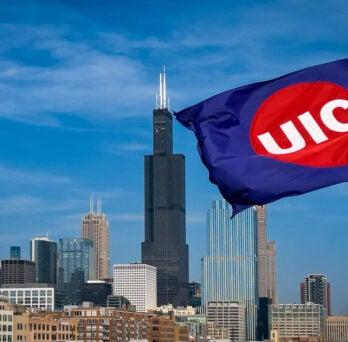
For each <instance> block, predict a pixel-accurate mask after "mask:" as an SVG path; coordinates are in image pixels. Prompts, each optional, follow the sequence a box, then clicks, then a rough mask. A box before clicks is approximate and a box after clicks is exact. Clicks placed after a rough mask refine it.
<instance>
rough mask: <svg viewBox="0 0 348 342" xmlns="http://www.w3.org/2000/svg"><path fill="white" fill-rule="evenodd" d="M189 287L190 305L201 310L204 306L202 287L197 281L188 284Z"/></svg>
mask: <svg viewBox="0 0 348 342" xmlns="http://www.w3.org/2000/svg"><path fill="white" fill-rule="evenodd" d="M188 287H189V301H188V305H190V306H193V307H194V308H199V307H201V305H202V285H201V283H197V282H195V281H193V282H190V283H189V284H188Z"/></svg>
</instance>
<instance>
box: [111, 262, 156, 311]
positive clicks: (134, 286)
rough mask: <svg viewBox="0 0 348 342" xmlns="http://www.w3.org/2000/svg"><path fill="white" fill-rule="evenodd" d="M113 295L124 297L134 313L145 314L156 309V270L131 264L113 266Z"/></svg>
mask: <svg viewBox="0 0 348 342" xmlns="http://www.w3.org/2000/svg"><path fill="white" fill-rule="evenodd" d="M113 279H114V283H113V294H114V295H121V296H124V297H126V298H127V299H128V300H129V301H130V303H131V305H135V306H136V311H138V312H147V310H148V309H155V308H156V307H157V291H156V289H157V285H156V284H157V277H156V268H155V267H153V266H150V265H145V264H139V263H131V264H123V265H114V276H113Z"/></svg>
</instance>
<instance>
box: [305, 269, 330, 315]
mask: <svg viewBox="0 0 348 342" xmlns="http://www.w3.org/2000/svg"><path fill="white" fill-rule="evenodd" d="M300 286H301V303H302V304H305V303H314V304H321V305H323V306H324V307H325V308H326V311H327V314H328V316H330V315H331V299H330V284H329V283H328V282H327V278H326V276H325V275H324V274H309V275H308V276H307V277H305V279H304V282H302V283H301V285H300Z"/></svg>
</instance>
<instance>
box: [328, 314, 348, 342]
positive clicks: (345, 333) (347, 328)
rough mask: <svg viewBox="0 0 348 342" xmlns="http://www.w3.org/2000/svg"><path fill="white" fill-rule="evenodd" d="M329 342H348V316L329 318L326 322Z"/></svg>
mask: <svg viewBox="0 0 348 342" xmlns="http://www.w3.org/2000/svg"><path fill="white" fill-rule="evenodd" d="M326 338H327V342H342V341H348V316H329V317H328V318H327V320H326Z"/></svg>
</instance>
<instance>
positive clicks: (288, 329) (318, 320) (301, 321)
mask: <svg viewBox="0 0 348 342" xmlns="http://www.w3.org/2000/svg"><path fill="white" fill-rule="evenodd" d="M270 318H271V319H270V320H271V322H270V327H271V331H273V332H276V336H277V338H278V339H279V341H285V340H286V341H287V339H288V340H290V339H293V338H300V337H301V338H308V337H316V338H318V341H319V340H320V339H322V338H323V337H324V335H325V320H326V310H325V307H324V306H323V305H320V304H274V305H271V307H270Z"/></svg>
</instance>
